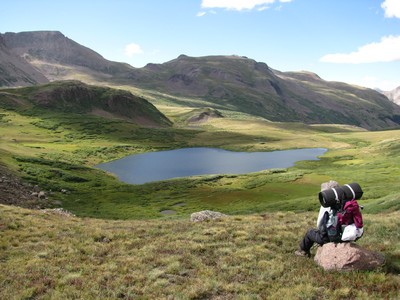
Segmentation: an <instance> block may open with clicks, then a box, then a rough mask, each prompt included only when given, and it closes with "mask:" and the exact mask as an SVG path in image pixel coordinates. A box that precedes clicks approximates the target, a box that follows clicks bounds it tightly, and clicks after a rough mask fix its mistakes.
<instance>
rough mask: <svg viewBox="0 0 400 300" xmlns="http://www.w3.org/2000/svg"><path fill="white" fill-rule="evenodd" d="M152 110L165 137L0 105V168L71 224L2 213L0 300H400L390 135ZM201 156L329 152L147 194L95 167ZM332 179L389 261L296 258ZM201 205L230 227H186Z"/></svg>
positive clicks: (395, 172)
mask: <svg viewBox="0 0 400 300" xmlns="http://www.w3.org/2000/svg"><path fill="white" fill-rule="evenodd" d="M158 108H159V109H160V110H161V111H162V112H163V113H165V114H166V115H167V116H168V117H169V118H170V119H171V120H172V121H173V122H174V124H175V125H174V126H173V127H171V128H143V127H139V126H137V125H135V124H133V123H129V122H126V121H123V120H117V119H104V118H100V117H98V116H92V115H79V114H73V113H70V114H63V113H56V112H49V111H42V110H38V109H28V110H22V109H14V108H11V109H10V108H7V109H5V108H3V109H0V163H1V164H3V165H6V166H7V167H8V168H9V169H11V170H13V171H14V172H15V173H16V174H18V175H19V176H21V177H22V178H24V179H25V180H27V181H29V182H30V183H32V184H38V185H39V186H40V187H41V188H42V189H43V190H45V191H46V192H47V194H48V196H49V199H50V203H51V207H62V208H64V209H66V210H68V211H70V212H72V213H73V214H75V215H76V217H68V216H63V215H59V214H57V213H55V212H52V211H43V210H28V209H23V208H17V207H12V206H4V205H0V250H1V251H0V266H1V270H2V272H1V273H0V299H396V298H398V291H399V289H400V279H399V272H400V252H399V249H400V244H399V242H400V239H399V230H398V227H399V225H400V224H399V223H400V221H399V220H400V218H399V217H400V215H399V206H400V204H399V203H400V191H399V183H398V178H399V176H400V167H399V166H400V146H399V145H400V143H399V142H400V130H391V131H379V132H378V131H375V132H369V131H365V130H362V129H360V128H355V127H351V126H342V125H304V124H300V123H273V122H267V121H265V120H260V119H257V118H250V117H249V116H246V115H242V114H236V113H232V112H226V111H222V113H223V114H224V115H225V116H227V117H225V118H219V119H210V120H209V121H208V122H205V123H196V124H188V123H187V122H186V120H187V117H188V116H190V113H191V110H192V109H191V108H188V107H175V106H172V105H171V103H168V101H166V100H165V101H161V102H160V103H158ZM199 146H207V147H218V148H224V149H227V150H233V151H272V150H280V149H294V148H311V147H322V148H327V149H328V152H326V154H324V155H323V156H322V157H321V158H320V160H318V161H302V162H298V163H297V164H296V165H295V166H294V167H292V168H287V169H272V170H265V171H262V172H256V173H251V174H244V175H227V174H219V175H217V174H216V175H210V176H197V177H191V178H180V179H172V180H167V181H162V182H154V183H148V184H143V185H129V184H124V183H122V182H119V181H118V180H117V179H116V178H115V177H114V176H112V175H111V174H107V173H105V172H103V171H100V170H97V169H95V168H93V166H95V165H96V164H98V163H100V162H105V161H110V160H113V159H117V158H120V157H123V156H126V155H128V154H135V153H143V152H148V151H159V150H167V149H176V148H183V147H199ZM331 179H333V180H336V181H338V182H339V183H341V184H344V183H350V182H358V183H359V184H360V185H361V186H362V187H363V189H364V196H363V199H362V200H361V201H360V204H361V205H364V206H365V208H364V210H363V215H364V219H365V232H366V233H365V235H364V237H363V238H362V239H361V240H359V241H358V242H357V243H359V244H360V245H362V246H364V247H366V248H368V249H370V250H373V251H379V252H381V253H383V254H384V255H385V258H386V264H385V266H384V267H382V268H381V269H378V270H375V271H369V272H348V273H337V272H325V271H323V270H322V269H321V268H319V267H318V266H316V265H315V264H314V262H313V261H312V260H308V259H302V258H298V257H294V255H293V251H294V250H295V249H296V248H297V246H298V243H299V241H300V239H301V238H302V236H303V234H304V233H305V231H306V229H307V228H309V227H313V226H315V224H314V223H315V219H316V215H317V211H318V208H319V203H318V198H317V193H318V192H319V191H320V185H321V183H322V182H325V181H328V180H331ZM61 190H67V193H62V192H61ZM205 209H208V210H215V211H219V212H222V213H225V214H228V215H229V217H227V218H224V219H221V220H218V221H213V222H204V223H191V222H190V221H189V216H190V214H191V213H193V212H196V211H200V210H205ZM165 210H169V211H174V212H175V213H174V214H168V215H165V214H163V213H162V212H163V211H165ZM313 252H315V249H313Z"/></svg>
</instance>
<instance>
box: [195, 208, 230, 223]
mask: <svg viewBox="0 0 400 300" xmlns="http://www.w3.org/2000/svg"><path fill="white" fill-rule="evenodd" d="M226 216H227V215H225V214H223V213H220V212H216V211H211V210H203V211H199V212H195V213H192V214H191V215H190V221H191V222H203V221H207V220H216V219H219V218H223V217H226Z"/></svg>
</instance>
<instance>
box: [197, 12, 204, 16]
mask: <svg viewBox="0 0 400 300" xmlns="http://www.w3.org/2000/svg"><path fill="white" fill-rule="evenodd" d="M205 14H206V12H204V11H201V12H199V13H197V16H198V17H202V16H204V15H205Z"/></svg>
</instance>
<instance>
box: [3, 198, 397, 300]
mask: <svg viewBox="0 0 400 300" xmlns="http://www.w3.org/2000/svg"><path fill="white" fill-rule="evenodd" d="M315 218H316V212H310V213H297V214H295V213H292V212H278V213H264V214H262V215H260V214H253V215H247V216H243V215H242V216H229V217H227V218H224V219H220V220H217V221H211V222H203V223H191V222H190V221H189V218H183V219H179V220H144V221H139V220H135V221H111V220H98V219H93V218H90V219H87V218H76V217H66V216H61V215H58V214H55V213H51V212H47V213H46V212H44V211H32V210H25V209H21V208H16V207H10V206H3V205H0V249H1V251H0V267H1V270H2V271H1V273H0V298H1V299H395V298H396V297H397V296H398V290H399V288H400V281H399V275H398V274H399V271H400V253H399V246H400V245H399V241H400V239H399V231H398V227H399V226H400V214H399V212H393V213H386V214H375V215H370V214H365V215H364V220H365V235H364V237H363V238H362V239H361V240H359V241H358V242H357V243H358V244H360V245H361V246H363V247H366V248H368V249H370V250H372V251H377V252H381V253H382V254H383V255H384V256H385V258H386V264H385V266H384V267H382V268H380V269H378V270H375V271H369V272H362V271H359V272H347V273H339V272H325V271H323V270H322V269H321V268H320V267H318V266H317V265H316V264H315V263H314V262H313V261H312V260H311V259H306V258H298V257H295V256H294V255H293V252H294V250H295V249H296V248H297V246H298V243H299V241H300V239H301V238H302V236H303V234H304V232H305V231H306V229H307V228H308V227H310V226H314V223H315ZM312 252H313V253H314V252H315V249H313V251H312Z"/></svg>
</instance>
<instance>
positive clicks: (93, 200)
mask: <svg viewBox="0 0 400 300" xmlns="http://www.w3.org/2000/svg"><path fill="white" fill-rule="evenodd" d="M165 111H167V112H168V116H170V115H173V116H174V118H176V119H179V118H180V116H181V115H184V114H187V110H182V109H181V108H177V109H174V108H172V107H169V109H168V110H165ZM0 114H1V119H0V122H1V127H0V139H1V145H0V148H1V149H0V151H1V152H2V155H1V160H2V162H3V163H6V164H7V165H8V166H9V167H10V168H12V169H14V170H16V171H18V172H19V173H20V174H22V176H24V178H25V179H27V180H29V181H30V182H32V183H34V184H39V185H40V186H41V187H42V188H43V189H45V190H47V191H50V190H51V191H52V193H50V194H49V197H50V198H51V199H52V200H54V201H55V203H58V204H55V206H60V205H61V206H62V207H64V208H66V209H68V210H70V211H72V212H73V213H75V214H77V215H79V216H92V217H100V218H112V219H131V218H136V219H147V218H158V217H164V218H174V217H178V218H179V217H181V216H183V217H185V216H188V215H189V214H191V213H192V212H194V211H198V210H203V209H211V210H219V211H221V212H225V213H230V214H243V213H254V212H262V211H265V210H268V211H288V210H290V211H304V210H314V209H315V207H316V205H317V197H316V195H317V193H318V192H319V190H320V185H321V183H322V182H324V181H327V180H330V179H334V180H337V181H338V182H340V183H341V184H344V183H349V182H354V181H355V182H358V183H360V184H361V186H362V187H363V189H364V192H365V194H364V197H363V200H364V201H363V204H365V206H366V208H365V209H366V211H367V212H379V211H384V210H398V208H399V201H398V200H399V197H400V192H399V190H398V188H396V187H398V178H399V176H400V169H399V166H400V155H399V151H400V149H399V147H398V145H399V141H400V131H398V130H397V131H396V130H392V131H380V132H368V131H365V130H360V129H357V128H354V127H349V126H335V125H304V124H300V123H273V122H267V121H265V120H264V121H262V120H257V119H243V118H236V117H231V118H220V119H212V120H209V122H207V123H204V124H198V125H196V126H191V127H190V128H184V127H180V128H158V129H157V128H144V127H139V126H137V125H135V124H132V123H129V122H125V121H123V120H115V119H103V118H100V117H96V116H81V115H78V114H63V113H55V112H49V111H40V110H35V111H31V112H29V113H26V112H19V111H15V110H14V111H13V110H2V111H1V112H0ZM192 146H208V147H221V148H225V149H228V150H235V151H270V150H277V149H289V148H310V147H323V148H327V149H329V151H328V152H327V153H326V154H325V155H324V156H323V157H321V159H320V160H319V161H307V162H299V163H297V164H296V166H295V167H293V168H289V169H277V170H268V171H264V172H258V173H252V174H246V175H223V174H222V175H215V176H204V177H193V178H184V179H176V180H169V181H164V182H156V183H149V184H145V185H127V184H124V183H121V182H119V181H118V180H117V179H116V178H114V177H112V176H111V175H108V174H106V173H104V172H102V171H99V170H95V169H93V168H92V167H93V166H94V165H95V164H97V163H100V162H103V161H109V160H112V159H116V158H119V157H122V156H125V155H128V154H132V153H142V152H146V151H157V150H165V149H173V148H182V147H192ZM62 189H65V190H68V193H67V194H62V193H61V192H60V191H61V190H62ZM60 202H61V204H59V203H60ZM164 210H173V211H175V212H176V214H175V215H172V216H164V215H163V214H161V212H162V211H164Z"/></svg>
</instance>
